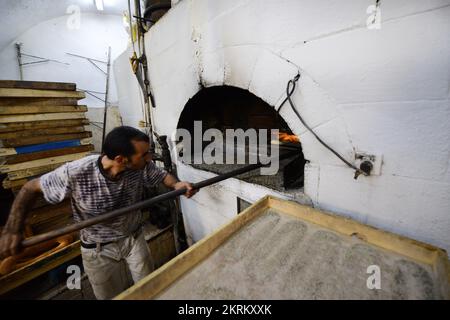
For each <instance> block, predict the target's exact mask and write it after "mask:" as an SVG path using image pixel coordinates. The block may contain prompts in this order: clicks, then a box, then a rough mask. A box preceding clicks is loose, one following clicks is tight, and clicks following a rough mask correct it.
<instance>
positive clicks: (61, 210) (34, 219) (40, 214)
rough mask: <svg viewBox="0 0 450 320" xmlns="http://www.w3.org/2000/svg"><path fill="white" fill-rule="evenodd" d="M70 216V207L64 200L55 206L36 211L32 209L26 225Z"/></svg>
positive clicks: (67, 201) (68, 202) (68, 201)
mask: <svg viewBox="0 0 450 320" xmlns="http://www.w3.org/2000/svg"><path fill="white" fill-rule="evenodd" d="M66 214H69V215H71V214H72V207H71V205H70V200H65V201H63V202H61V203H58V204H56V205H48V206H45V207H41V208H38V209H34V210H32V211H30V212H29V214H28V217H27V219H26V223H28V224H31V225H33V224H35V223H42V222H44V221H46V220H48V219H51V218H53V217H55V216H58V215H61V216H62V215H66Z"/></svg>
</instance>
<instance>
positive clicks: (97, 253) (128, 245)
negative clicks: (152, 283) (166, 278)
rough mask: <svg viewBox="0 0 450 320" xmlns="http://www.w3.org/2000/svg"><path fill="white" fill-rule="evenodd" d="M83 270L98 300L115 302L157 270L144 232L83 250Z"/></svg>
mask: <svg viewBox="0 0 450 320" xmlns="http://www.w3.org/2000/svg"><path fill="white" fill-rule="evenodd" d="M81 256H82V258H83V267H84V271H85V272H86V274H87V276H88V279H89V282H90V283H91V285H92V289H93V290H94V294H95V297H96V298H97V299H99V300H104V299H112V298H114V297H115V296H116V295H118V294H119V293H121V292H122V291H124V290H126V289H127V288H129V287H130V286H131V285H132V284H133V282H134V283H136V282H138V281H139V280H141V279H142V278H144V277H145V276H146V275H148V274H149V273H150V272H152V271H153V270H154V263H153V259H152V257H151V254H150V249H149V247H148V245H147V242H146V241H145V238H144V233H143V232H141V233H140V235H138V236H137V237H136V238H134V237H133V236H129V237H127V238H124V239H120V240H118V241H116V242H114V243H110V244H107V245H105V246H103V247H101V248H100V249H99V250H98V249H95V248H94V249H86V248H83V247H81Z"/></svg>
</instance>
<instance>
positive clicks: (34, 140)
mask: <svg viewBox="0 0 450 320" xmlns="http://www.w3.org/2000/svg"><path fill="white" fill-rule="evenodd" d="M90 137H92V133H91V132H89V131H85V132H81V133H69V134H56V135H49V136H36V137H28V138H19V139H6V140H4V141H3V145H4V146H5V147H7V148H15V147H20V146H28V145H33V144H40V143H45V142H56V141H64V140H76V139H84V138H90Z"/></svg>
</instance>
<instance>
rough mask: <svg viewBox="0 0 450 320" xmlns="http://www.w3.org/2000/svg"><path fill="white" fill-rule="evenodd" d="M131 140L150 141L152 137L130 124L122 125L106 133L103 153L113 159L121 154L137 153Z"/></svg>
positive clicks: (126, 155) (127, 155) (125, 155)
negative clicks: (129, 125)
mask: <svg viewBox="0 0 450 320" xmlns="http://www.w3.org/2000/svg"><path fill="white" fill-rule="evenodd" d="M131 141H145V142H148V143H150V138H149V136H148V135H146V134H145V133H144V132H142V131H140V130H138V129H136V128H133V127H128V126H121V127H117V128H114V129H112V130H111V132H110V133H108V134H107V135H106V138H105V142H104V143H103V153H104V154H106V156H107V157H108V158H109V159H111V160H113V159H114V158H115V157H117V156H119V155H121V156H124V157H129V156H131V155H133V154H135V153H136V150H135V149H134V146H133V144H132V143H131Z"/></svg>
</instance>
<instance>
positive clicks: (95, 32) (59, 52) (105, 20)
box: [0, 12, 128, 107]
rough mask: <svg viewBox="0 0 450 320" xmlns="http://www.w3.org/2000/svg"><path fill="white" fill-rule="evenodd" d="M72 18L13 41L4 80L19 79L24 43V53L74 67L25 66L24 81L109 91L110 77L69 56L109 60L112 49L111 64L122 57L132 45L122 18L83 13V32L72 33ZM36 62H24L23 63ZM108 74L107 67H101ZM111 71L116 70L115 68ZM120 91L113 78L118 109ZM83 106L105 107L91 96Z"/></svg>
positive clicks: (1, 58) (1, 70)
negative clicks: (19, 55) (18, 45)
mask: <svg viewBox="0 0 450 320" xmlns="http://www.w3.org/2000/svg"><path fill="white" fill-rule="evenodd" d="M68 17H69V16H68V15H64V16H61V17H58V18H54V19H51V20H47V21H44V22H41V23H39V24H37V25H35V26H33V27H31V28H30V29H28V30H27V31H25V32H24V33H23V34H21V35H20V36H19V37H18V38H16V39H15V40H14V41H12V42H11V43H10V44H9V45H8V46H6V47H5V48H4V49H3V50H2V51H1V52H0V79H17V80H18V79H19V69H18V64H17V56H16V49H15V46H14V43H16V42H21V43H23V47H22V51H23V52H24V53H28V54H32V55H36V56H41V57H45V58H50V59H55V60H59V61H63V62H67V63H69V64H70V65H64V64H58V63H54V62H46V63H41V64H34V65H28V66H24V69H23V74H24V80H36V81H60V82H74V83H76V84H77V87H78V88H81V89H88V90H94V91H98V92H104V91H105V85H106V82H105V81H106V77H105V75H104V74H103V73H102V72H100V71H99V70H97V69H96V68H95V67H94V66H93V65H91V64H90V63H89V62H88V61H86V60H84V59H79V58H75V57H71V56H69V55H66V54H65V53H66V52H70V53H75V54H79V55H82V56H87V57H91V58H94V59H98V60H103V61H106V60H107V53H108V46H111V56H112V59H111V61H114V59H115V58H116V57H117V56H118V55H119V54H120V53H122V52H123V51H124V50H125V49H126V47H127V43H128V36H127V34H126V32H125V29H124V27H123V24H122V17H121V16H120V15H104V14H95V13H83V12H82V13H81V20H80V28H79V29H74V30H72V29H69V28H68V26H67V20H68ZM29 61H33V59H29V58H24V61H23V62H29ZM101 66H102V68H103V69H104V70H105V71H106V65H101ZM111 71H113V68H112V67H111ZM100 97H101V95H100ZM117 100H118V98H117V91H116V85H115V77H114V74H112V75H111V78H110V94H109V101H110V102H111V104H113V105H114V104H115V105H117ZM80 104H86V105H88V107H103V105H104V104H103V102H102V101H100V100H97V99H95V98H92V97H90V96H87V98H86V99H83V100H80Z"/></svg>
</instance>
